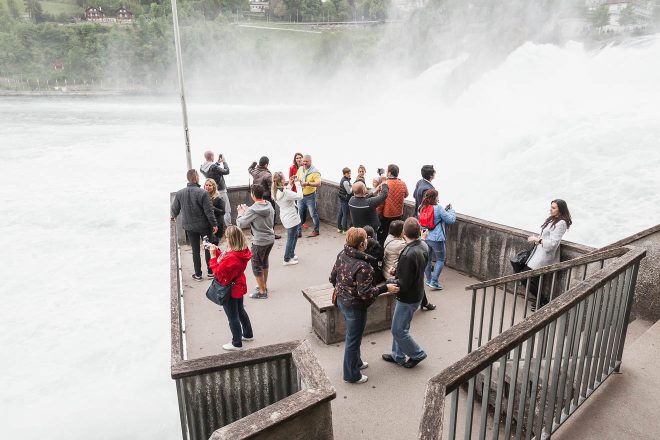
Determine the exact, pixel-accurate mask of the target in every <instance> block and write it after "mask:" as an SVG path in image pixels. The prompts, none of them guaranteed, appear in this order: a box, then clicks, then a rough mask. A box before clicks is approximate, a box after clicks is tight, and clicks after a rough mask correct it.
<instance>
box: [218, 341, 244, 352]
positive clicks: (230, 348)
mask: <svg viewBox="0 0 660 440" xmlns="http://www.w3.org/2000/svg"><path fill="white" fill-rule="evenodd" d="M222 348H224V349H225V350H229V351H234V350H240V349H241V348H242V347H235V346H234V344H232V343H231V342H228V343H226V344H225V345H223V346H222Z"/></svg>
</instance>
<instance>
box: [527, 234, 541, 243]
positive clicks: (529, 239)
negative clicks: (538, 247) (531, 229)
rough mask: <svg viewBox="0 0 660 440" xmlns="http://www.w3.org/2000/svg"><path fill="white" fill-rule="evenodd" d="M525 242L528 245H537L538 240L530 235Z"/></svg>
mask: <svg viewBox="0 0 660 440" xmlns="http://www.w3.org/2000/svg"><path fill="white" fill-rule="evenodd" d="M527 241H528V242H530V243H534V244H538V243H539V238H538V237H537V236H536V235H530V236H529V237H528V238H527Z"/></svg>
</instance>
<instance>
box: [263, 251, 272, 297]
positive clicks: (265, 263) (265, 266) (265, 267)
mask: <svg viewBox="0 0 660 440" xmlns="http://www.w3.org/2000/svg"><path fill="white" fill-rule="evenodd" d="M271 250H273V245H272V244H269V245H268V246H264V249H263V254H262V257H261V268H262V271H263V274H264V287H265V288H266V290H265V292H268V267H269V264H268V257H269V256H270V251H271Z"/></svg>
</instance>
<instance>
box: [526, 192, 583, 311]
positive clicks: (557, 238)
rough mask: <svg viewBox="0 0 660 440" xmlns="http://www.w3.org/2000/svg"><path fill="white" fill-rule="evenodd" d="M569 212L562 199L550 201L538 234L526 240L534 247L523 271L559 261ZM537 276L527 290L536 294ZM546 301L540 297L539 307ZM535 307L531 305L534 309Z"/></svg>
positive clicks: (569, 220) (568, 223)
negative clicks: (548, 210)
mask: <svg viewBox="0 0 660 440" xmlns="http://www.w3.org/2000/svg"><path fill="white" fill-rule="evenodd" d="M571 224H573V221H572V220H571V213H570V212H569V211H568V205H567V204H566V202H565V201H563V200H562V199H556V200H553V201H552V202H550V215H549V216H548V218H546V219H545V221H544V222H543V224H542V225H541V233H540V234H539V235H530V236H529V237H528V238H527V241H528V242H530V243H533V244H534V249H532V253H531V254H530V256H529V259H528V260H527V263H525V267H524V268H523V271H527V270H534V269H538V268H540V267H543V266H547V265H549V264H555V263H559V244H560V243H561V240H562V237H563V236H564V234H565V233H566V231H567V230H568V228H570V227H571ZM537 290H538V277H534V278H532V280H531V281H530V286H529V291H530V292H531V293H532V294H537ZM547 303H548V299H547V298H544V297H541V300H540V301H539V307H543V306H544V305H546V304H547ZM535 308H536V307H533V308H532V310H534V309H535Z"/></svg>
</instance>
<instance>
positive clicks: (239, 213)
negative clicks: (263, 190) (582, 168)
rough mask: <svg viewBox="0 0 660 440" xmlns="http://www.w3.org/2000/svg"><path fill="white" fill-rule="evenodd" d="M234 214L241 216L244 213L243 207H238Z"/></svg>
mask: <svg viewBox="0 0 660 440" xmlns="http://www.w3.org/2000/svg"><path fill="white" fill-rule="evenodd" d="M236 212H238V215H243V213H244V212H245V206H244V205H238V206H237V207H236Z"/></svg>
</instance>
